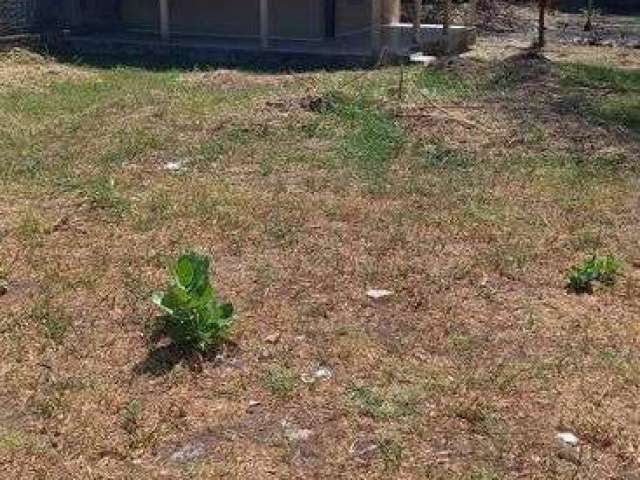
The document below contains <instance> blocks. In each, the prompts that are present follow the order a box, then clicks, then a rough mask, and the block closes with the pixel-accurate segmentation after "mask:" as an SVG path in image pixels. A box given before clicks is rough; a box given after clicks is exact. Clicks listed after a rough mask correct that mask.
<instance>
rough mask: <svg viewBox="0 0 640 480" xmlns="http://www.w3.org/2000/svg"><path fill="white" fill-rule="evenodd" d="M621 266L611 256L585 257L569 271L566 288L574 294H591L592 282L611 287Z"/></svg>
mask: <svg viewBox="0 0 640 480" xmlns="http://www.w3.org/2000/svg"><path fill="white" fill-rule="evenodd" d="M621 266H622V265H621V263H620V262H619V261H618V260H617V259H616V258H615V257H614V256H613V255H608V256H606V257H604V258H598V257H596V256H595V255H592V256H590V257H587V258H586V259H585V260H584V261H583V262H582V263H581V264H580V265H578V266H576V267H574V268H573V269H572V270H571V273H570V274H569V279H568V282H569V283H568V288H569V290H571V291H573V292H576V293H591V292H592V291H593V282H600V283H603V284H605V285H612V284H613V283H614V282H615V280H616V276H617V275H618V273H619V271H620V268H621Z"/></svg>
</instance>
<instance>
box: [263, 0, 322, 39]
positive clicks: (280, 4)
mask: <svg viewBox="0 0 640 480" xmlns="http://www.w3.org/2000/svg"><path fill="white" fill-rule="evenodd" d="M269 15H270V17H269V30H270V34H271V36H273V37H283V38H300V39H314V38H316V39H322V38H324V0H271V1H270V4H269Z"/></svg>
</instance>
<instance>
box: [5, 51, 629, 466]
mask: <svg viewBox="0 0 640 480" xmlns="http://www.w3.org/2000/svg"><path fill="white" fill-rule="evenodd" d="M20 62H21V61H18V62H17V63H18V64H20ZM522 62H523V60H522V58H520V57H518V58H516V59H513V58H511V59H508V60H504V59H503V61H502V62H501V64H500V65H498V67H500V68H505V69H507V68H510V69H511V70H512V71H517V72H518V73H520V74H523V75H524V76H519V77H517V78H519V80H518V81H516V82H512V83H506V84H505V86H504V89H503V88H497V89H496V88H489V87H487V88H486V89H485V90H482V91H481V90H480V88H481V87H473V88H476V90H473V91H471V93H469V92H467V93H465V92H461V91H459V90H455V91H453V92H452V91H451V90H450V89H448V87H442V88H443V89H444V90H438V91H434V92H435V93H434V94H433V95H431V96H430V97H429V98H428V99H425V97H424V96H423V95H422V94H421V93H420V92H421V90H422V89H423V88H424V87H425V82H427V83H428V82H433V81H435V80H434V79H433V77H427V78H426V79H425V77H424V75H425V73H424V72H422V71H420V70H418V69H415V68H411V69H408V70H407V71H405V73H406V75H407V78H406V81H407V85H408V86H407V90H406V91H405V98H404V101H403V104H402V105H398V104H397V101H396V99H395V95H394V88H395V87H396V85H397V79H398V73H399V71H398V69H397V68H389V69H383V70H380V71H375V72H372V73H370V74H368V75H366V76H365V77H361V76H360V74H359V73H357V72H334V73H324V74H317V75H314V80H313V82H312V84H311V85H310V84H309V83H308V82H302V83H300V82H295V81H294V82H290V81H289V80H288V79H285V80H284V81H283V82H279V81H276V80H274V83H273V84H272V83H271V80H270V81H269V82H267V83H266V84H265V83H263V82H262V80H264V79H263V78H262V77H259V78H260V80H256V81H254V77H253V76H247V77H244V75H245V74H242V75H243V77H242V78H247V79H248V80H246V82H245V80H242V79H240V80H239V82H240V85H241V88H237V89H236V88H230V87H229V84H228V83H229V82H227V81H226V80H225V81H223V82H222V83H220V84H219V83H217V82H218V81H219V80H218V79H216V77H217V76H219V75H220V74H216V73H215V72H214V73H208V74H207V73H197V74H190V73H186V74H180V73H175V72H159V73H152V72H145V71H137V70H124V71H109V70H104V71H99V72H97V73H96V72H95V71H93V70H88V72H90V73H88V75H91V81H90V82H89V83H91V84H94V83H95V82H94V80H99V81H101V84H102V85H104V87H101V88H104V90H99V91H98V92H97V93H96V92H95V91H94V90H92V88H93V87H87V86H86V82H85V83H83V81H82V80H80V85H81V87H82V88H79V89H78V90H77V92H80V93H79V94H78V97H79V98H76V99H75V100H74V103H67V102H65V101H64V99H65V98H67V97H64V96H61V97H60V98H59V100H60V101H56V102H52V101H50V97H48V95H47V93H48V92H50V90H48V89H47V88H46V87H42V88H44V89H45V90H44V92H45V94H44V95H43V96H39V94H38V93H34V96H33V97H29V98H28V99H25V100H24V101H25V102H27V100H28V102H32V103H24V104H20V105H21V106H23V107H24V108H21V109H14V108H13V105H14V104H12V103H8V101H6V100H4V102H3V103H2V102H0V107H1V108H0V117H1V118H5V117H8V116H10V117H11V118H13V119H14V120H15V121H17V122H18V123H19V124H20V125H22V128H23V129H24V130H20V131H16V132H12V133H10V135H8V136H5V137H4V139H3V141H2V142H1V143H0V158H2V159H3V160H4V163H1V162H2V161H3V160H0V167H2V175H1V176H0V181H1V182H2V183H1V185H2V188H1V189H0V241H1V246H0V279H6V280H7V281H8V292H7V293H6V294H5V295H3V296H1V297H0V311H1V312H2V313H1V314H0V336H1V342H0V354H1V355H2V358H3V363H2V367H0V372H1V374H2V381H1V382H0V385H1V386H0V402H2V405H3V406H4V414H3V415H2V416H1V417H0V472H1V473H2V476H6V477H17V478H157V479H169V478H172V479H173V478H175V479H181V478H202V479H204V478H219V477H224V478H238V479H244V478H282V479H285V478H318V479H320V478H345V477H350V478H361V479H365V478H366V479H373V478H400V479H422V478H434V479H451V478H460V479H495V478H514V479H515V478H529V479H547V478H581V479H602V478H621V477H622V475H623V474H625V473H629V472H633V471H635V470H637V469H638V468H640V458H639V457H638V452H639V449H640V444H638V438H640V428H639V427H638V424H637V421H636V420H637V418H636V417H637V414H636V412H637V398H638V394H639V393H640V392H639V390H640V363H639V362H640V359H638V355H637V351H638V347H640V345H639V344H638V342H639V339H640V330H639V324H638V321H637V320H638V315H639V314H640V301H639V299H640V296H639V293H640V273H639V271H638V261H639V260H640V257H639V256H638V247H639V245H638V238H640V217H639V210H638V205H639V202H640V193H639V192H640V189H639V188H638V186H639V181H638V170H637V160H638V158H639V156H638V151H639V143H638V139H637V136H634V135H635V134H633V133H632V132H631V131H629V130H621V129H620V127H617V126H613V125H609V126H607V125H603V124H601V123H599V122H594V121H593V119H592V118H591V117H589V116H586V115H583V114H582V113H580V112H579V111H576V110H574V109H566V108H564V109H563V108H562V107H563V106H565V107H566V105H567V104H570V101H571V95H572V94H574V93H575V92H576V90H575V89H571V88H569V87H563V86H562V82H561V78H560V73H558V70H557V69H558V67H557V65H553V64H547V63H545V62H541V61H539V60H531V62H534V63H533V64H528V63H526V62H525V64H523V63H522ZM15 63H16V61H15V60H14V59H11V58H8V59H7V58H5V59H3V63H2V65H3V67H1V68H0V72H1V71H2V70H3V69H4V66H6V67H7V69H8V70H9V71H10V70H11V69H12V68H16V67H15ZM20 68H23V67H20ZM24 68H27V67H24ZM30 68H33V76H34V78H39V76H40V75H41V73H42V70H41V67H40V66H39V64H38V63H37V62H36V63H35V64H33V65H32V66H31V67H30ZM59 68H61V69H63V70H64V69H72V70H73V71H76V70H77V71H78V72H85V70H84V68H83V67H75V66H74V67H69V66H60V67H59ZM25 71H26V70H25ZM494 71H496V66H495V65H487V64H483V63H482V62H480V61H476V60H474V61H469V62H468V63H467V64H465V65H462V66H459V67H455V66H454V67H452V69H451V72H448V73H447V72H445V75H450V74H456V73H455V72H458V73H457V74H459V75H462V76H463V78H465V79H469V81H471V80H472V79H474V78H475V79H478V78H481V79H485V78H487V79H488V80H490V78H489V77H491V75H492V72H494ZM531 72H534V73H535V75H533V74H531ZM82 74H83V73H80V75H82ZM96 75H97V79H96V78H94V76H96ZM191 75H195V76H196V77H197V80H195V81H194V82H195V83H192V81H191V80H188V81H184V78H185V77H186V78H190V76H191ZM428 75H430V74H428ZM29 76H30V75H29ZM222 76H223V77H228V74H227V73H224V74H223V75H222ZM235 76H236V74H234V75H233V77H234V78H235ZM487 76H488V77H487ZM78 78H79V77H78ZM210 78H214V80H213V81H212V82H210V81H209V80H208V79H210ZM358 78H360V80H357V79H358ZM447 78H449V77H447ZM202 79H207V80H204V82H205V84H206V85H204V86H203V84H202V83H201V80H202ZM354 79H355V80H354ZM488 80H487V81H488ZM64 81H66V80H64ZM73 81H75V80H72V82H73ZM232 84H233V85H235V80H234V82H232ZM479 84H481V85H484V81H481V82H479ZM271 87H274V88H271ZM11 88H14V87H11ZM15 88H16V89H18V87H15ZM470 88H471V87H470ZM482 88H485V87H482ZM567 88H569V90H567ZM336 90H339V91H340V92H341V94H342V95H344V96H345V98H347V99H349V98H352V97H353V96H354V95H355V94H356V93H357V92H358V91H362V90H366V92H365V93H367V94H368V95H369V96H370V97H371V102H372V105H373V107H366V108H365V109H364V110H358V109H355V110H354V111H348V112H346V113H345V111H342V110H340V109H341V108H342V107H340V105H341V104H339V103H338V104H337V106H336V107H335V109H336V111H333V110H332V108H333V107H331V108H329V109H328V110H329V111H314V110H313V109H309V108H308V106H309V102H308V98H309V96H310V95H325V94H327V95H328V93H327V92H334V93H335V91H336ZM72 91H74V90H72ZM59 92H60V91H59V90H56V91H55V92H54V93H53V95H63V94H65V93H64V92H66V90H64V89H63V90H62V92H63V93H62V94H61V93H59ZM74 92H75V91H74ZM328 97H329V98H332V97H331V96H330V95H328ZM54 99H58V97H54ZM301 99H302V100H303V101H301ZM12 101H15V100H12ZM345 102H348V100H345ZM434 103H435V104H437V105H438V106H439V107H440V108H441V109H434V108H433V107H432V105H433V104H434ZM33 104H35V105H38V108H32V105H33ZM346 105H347V106H350V105H351V104H349V103H346ZM378 108H379V109H380V111H383V112H391V113H387V114H388V115H391V114H392V113H398V112H404V113H411V114H415V116H406V115H405V116H401V117H399V118H398V119H397V121H398V128H400V129H401V130H402V132H403V137H402V143H401V145H400V146H399V148H397V149H395V150H386V149H385V148H386V147H385V145H383V146H382V147H381V146H380V145H379V144H378V143H376V142H373V141H372V140H371V138H370V137H369V136H368V135H369V134H368V133H367V132H374V133H375V134H378V133H379V132H382V134H389V135H392V134H393V132H394V131H393V130H388V129H385V128H382V129H381V127H380V125H381V124H383V126H384V125H385V124H384V122H389V121H392V120H390V119H389V118H387V117H380V116H379V113H378V111H377V110H374V109H378ZM370 109H371V110H370ZM442 109H443V110H442ZM87 112H89V113H87ZM354 112H355V113H354ZM372 112H373V113H372ZM447 112H449V113H447ZM349 115H353V116H354V117H353V118H355V120H353V119H352V117H349ZM452 116H455V117H456V118H463V119H464V120H466V121H467V122H468V123H465V122H460V121H457V120H454V119H453V118H452ZM54 118H58V119H60V120H58V121H54ZM43 120H46V121H43ZM474 125H476V126H474ZM32 131H34V132H37V133H38V135H37V136H33V135H29V132H32ZM362 132H365V133H362ZM390 132H391V133H390ZM363 148H365V149H366V148H369V149H371V150H370V151H371V156H376V158H378V157H379V158H381V159H383V156H382V155H381V153H380V152H379V151H377V150H376V151H374V150H373V149H378V148H380V149H381V151H382V153H383V154H385V155H387V156H388V158H386V160H385V159H383V160H384V162H383V164H382V165H379V164H367V163H366V162H363V161H362V159H360V160H358V161H355V160H354V159H353V158H352V157H353V155H359V154H360V153H362V149H363ZM365 151H366V150H365ZM354 152H355V153H354ZM175 160H180V161H184V162H185V163H184V165H185V166H184V170H183V171H182V172H177V173H174V172H171V171H167V170H165V169H163V165H164V164H165V163H167V162H170V161H175ZM111 180H113V181H111ZM187 247H190V248H196V249H198V250H201V251H203V252H206V253H208V254H210V255H211V256H212V257H213V259H214V261H215V270H216V276H215V282H216V284H217V285H218V286H219V287H220V289H221V293H222V294H223V296H224V297H226V298H228V299H230V300H232V301H233V302H234V304H235V306H236V308H237V311H238V316H237V326H236V328H235V330H234V333H233V340H234V341H235V343H236V344H237V348H235V349H234V348H229V349H228V351H227V353H226V355H225V356H224V358H222V359H220V360H218V361H213V362H208V363H205V364H204V365H203V366H202V369H197V368H194V364H193V362H192V361H190V360H189V359H188V358H183V357H182V356H181V355H180V354H179V352H177V351H176V350H175V349H173V348H172V347H171V346H170V345H167V344H166V343H160V344H157V343H153V342H152V340H151V338H150V325H151V324H152V323H153V320H154V318H155V315H156V314H157V312H156V311H155V310H154V308H153V307H152V306H151V304H150V302H149V296H150V293H151V292H152V291H153V290H155V289H158V288H161V287H162V286H163V285H164V284H165V277H166V273H165V269H164V267H165V265H166V264H167V262H168V261H169V260H170V258H172V257H174V256H175V255H176V254H177V253H179V252H180V251H182V250H183V249H185V248H187ZM593 250H596V251H598V252H612V253H614V254H616V255H617V256H618V257H619V258H621V259H622V260H624V262H625V269H624V275H623V277H622V279H621V280H620V281H619V282H618V283H617V284H616V285H615V286H614V287H611V288H602V289H598V290H597V291H596V293H595V294H594V295H592V296H576V295H571V294H568V293H567V292H566V290H565V289H564V286H565V285H564V283H565V275H566V272H567V270H568V269H569V267H570V266H572V265H573V264H575V263H576V262H577V261H579V260H581V259H582V258H583V257H584V255H585V254H587V253H589V252H591V251H593ZM374 287H378V288H389V289H391V290H393V291H394V292H395V293H394V295H393V297H391V298H388V299H386V300H383V301H379V302H375V301H372V300H370V299H368V298H367V297H366V295H365V292H366V290H367V289H368V288H374ZM276 333H277V334H279V338H278V339H277V341H275V342H273V341H272V340H268V337H270V336H271V335H273V334H276ZM320 364H321V365H328V366H329V367H330V368H331V369H332V371H333V372H334V375H333V377H332V378H331V379H330V380H326V381H317V382H315V383H313V384H309V383H305V382H304V381H302V378H303V377H305V378H306V376H307V374H309V372H311V371H312V370H313V369H314V368H315V367H316V366H317V365H320ZM255 402H259V403H257V404H256V403H255ZM283 422H285V424H284V426H283ZM295 427H297V428H300V429H308V430H311V432H310V433H309V438H307V439H297V440H296V439H295V438H293V437H294V436H295V435H293V436H292V435H291V431H292V429H293V430H295ZM558 430H570V431H573V432H575V433H576V435H578V437H579V438H580V439H581V442H582V443H581V449H582V453H581V460H582V464H581V466H580V467H579V468H578V467H576V465H574V464H573V463H571V462H568V461H566V460H564V459H562V458H559V456H558V450H557V447H556V444H555V439H554V435H555V433H556V432H557V431H558Z"/></svg>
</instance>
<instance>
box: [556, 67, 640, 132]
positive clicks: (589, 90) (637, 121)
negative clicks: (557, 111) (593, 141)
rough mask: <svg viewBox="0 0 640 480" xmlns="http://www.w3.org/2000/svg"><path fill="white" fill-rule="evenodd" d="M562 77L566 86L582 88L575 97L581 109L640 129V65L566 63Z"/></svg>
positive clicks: (597, 117)
mask: <svg viewBox="0 0 640 480" xmlns="http://www.w3.org/2000/svg"><path fill="white" fill-rule="evenodd" d="M560 78H561V84H562V85H563V86H564V87H565V88H566V89H569V90H575V89H579V90H580V93H579V94H578V96H577V97H576V98H574V99H573V101H572V103H573V104H574V106H575V107H576V108H577V109H578V111H581V112H582V113H583V114H584V115H586V116H589V117H591V118H593V119H595V120H598V121H600V122H603V123H605V124H607V125H619V126H622V127H625V128H628V129H629V130H632V131H635V132H640V70H639V69H633V70H628V69H622V68H616V67H610V66H601V65H583V64H565V65H562V66H561V67H560ZM574 95H575V94H574Z"/></svg>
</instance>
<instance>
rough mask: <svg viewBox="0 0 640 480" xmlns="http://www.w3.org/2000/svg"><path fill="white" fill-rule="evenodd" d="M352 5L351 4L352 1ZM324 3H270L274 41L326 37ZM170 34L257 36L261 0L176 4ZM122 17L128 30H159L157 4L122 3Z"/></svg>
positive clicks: (182, 0)
mask: <svg viewBox="0 0 640 480" xmlns="http://www.w3.org/2000/svg"><path fill="white" fill-rule="evenodd" d="M350 1H352V0H350ZM323 2H324V0H271V1H270V5H269V14H270V17H269V29H270V35H271V36H272V37H284V38H300V39H313V38H322V37H323V35H324V3H323ZM169 8H170V12H171V30H172V31H173V32H176V33H193V34H211V35H228V36H258V35H259V33H260V17H259V15H260V10H259V8H260V4H259V0H173V1H171V2H170V7H169ZM120 17H121V20H122V22H123V24H125V25H126V26H127V27H130V28H141V29H157V28H158V27H157V26H158V23H159V18H158V17H159V11H158V0H122V3H121V6H120Z"/></svg>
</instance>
